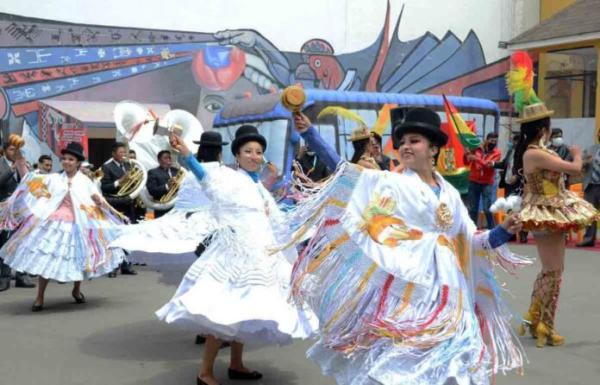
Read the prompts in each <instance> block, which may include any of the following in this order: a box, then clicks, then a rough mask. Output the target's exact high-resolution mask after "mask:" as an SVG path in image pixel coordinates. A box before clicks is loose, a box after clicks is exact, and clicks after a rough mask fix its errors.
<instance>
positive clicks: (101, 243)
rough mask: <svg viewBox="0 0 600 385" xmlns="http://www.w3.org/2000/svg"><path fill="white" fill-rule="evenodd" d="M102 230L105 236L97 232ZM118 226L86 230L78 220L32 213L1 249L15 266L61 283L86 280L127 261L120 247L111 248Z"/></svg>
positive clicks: (3, 255) (7, 260) (1, 253)
mask: <svg viewBox="0 0 600 385" xmlns="http://www.w3.org/2000/svg"><path fill="white" fill-rule="evenodd" d="M98 232H100V234H101V236H99V237H96V236H95V235H94V234H98ZM115 236H116V226H112V227H111V228H109V229H106V228H105V229H101V230H100V229H98V228H96V229H92V230H90V231H86V230H84V229H82V228H81V227H80V226H78V225H77V223H76V222H68V221H56V220H46V221H42V222H38V221H37V220H36V219H35V217H33V216H31V217H30V218H29V219H28V220H26V221H25V222H24V223H23V225H21V226H20V227H19V228H18V229H17V230H16V231H15V232H14V233H13V234H12V236H11V237H10V239H9V240H8V241H7V242H6V244H5V245H4V247H2V249H0V257H1V258H3V259H4V262H5V263H6V264H7V265H9V266H10V267H12V268H13V269H15V270H17V271H21V272H26V273H29V274H35V275H40V276H42V277H44V278H47V279H54V280H57V281H61V282H72V281H82V280H85V279H90V278H96V277H100V276H102V275H105V274H108V273H110V272H111V271H112V270H114V269H116V268H117V267H118V266H119V265H120V264H121V262H122V261H123V257H124V253H123V251H122V250H120V249H113V250H108V242H109V241H110V240H112V239H114V238H115Z"/></svg>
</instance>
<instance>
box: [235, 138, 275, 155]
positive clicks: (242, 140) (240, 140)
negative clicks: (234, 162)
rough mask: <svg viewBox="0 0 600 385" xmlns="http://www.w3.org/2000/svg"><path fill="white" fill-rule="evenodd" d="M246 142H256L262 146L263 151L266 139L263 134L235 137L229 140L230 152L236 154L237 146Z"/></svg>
mask: <svg viewBox="0 0 600 385" xmlns="http://www.w3.org/2000/svg"><path fill="white" fill-rule="evenodd" d="M248 142H258V143H259V144H260V145H261V146H262V148H263V151H265V150H266V149H267V139H265V137H264V136H262V135H260V134H248V135H242V136H240V137H237V138H235V139H234V140H233V141H232V142H231V152H232V153H233V155H236V154H237V152H238V150H239V148H240V147H242V146H243V145H244V144H246V143H248Z"/></svg>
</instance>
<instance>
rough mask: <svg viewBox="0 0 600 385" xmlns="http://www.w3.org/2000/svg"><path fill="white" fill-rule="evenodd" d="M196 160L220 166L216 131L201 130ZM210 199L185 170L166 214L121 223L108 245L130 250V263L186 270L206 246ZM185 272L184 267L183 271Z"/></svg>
mask: <svg viewBox="0 0 600 385" xmlns="http://www.w3.org/2000/svg"><path fill="white" fill-rule="evenodd" d="M194 143H196V144H199V145H200V146H199V147H198V152H197V154H196V159H197V160H198V161H199V162H201V163H204V166H203V167H206V168H213V167H219V165H220V162H221V153H222V148H223V146H225V145H227V144H228V143H227V142H223V139H222V137H221V134H220V133H218V132H216V131H206V132H203V133H202V135H201V137H200V140H199V141H194ZM210 205H211V200H210V199H209V198H208V197H207V196H206V194H205V193H204V189H203V187H202V185H201V183H200V182H199V181H198V179H196V177H195V176H194V175H193V174H192V173H190V172H188V173H187V174H186V176H185V178H184V180H183V182H182V183H181V186H180V187H179V190H178V191H177V196H176V199H175V205H174V207H173V209H172V210H170V211H169V212H168V213H167V214H165V215H163V216H161V217H160V218H157V219H151V220H145V221H142V222H139V223H137V224H135V225H129V226H123V228H122V231H121V233H120V236H119V238H117V239H116V240H115V241H113V242H112V243H111V245H110V247H116V248H121V249H124V250H127V251H129V252H130V254H129V256H128V259H129V260H130V261H132V262H137V263H145V264H148V265H151V266H158V265H165V264H166V265H175V264H176V265H181V266H183V267H184V268H185V269H187V268H188V267H189V266H190V265H191V264H192V263H193V262H194V261H195V260H196V257H197V256H198V255H199V254H200V251H201V250H202V249H203V248H204V247H205V246H206V245H205V244H204V243H206V242H207V241H208V240H209V239H210V234H211V233H212V231H213V227H214V225H215V221H214V218H213V215H212V211H211V208H210ZM184 271H185V270H184Z"/></svg>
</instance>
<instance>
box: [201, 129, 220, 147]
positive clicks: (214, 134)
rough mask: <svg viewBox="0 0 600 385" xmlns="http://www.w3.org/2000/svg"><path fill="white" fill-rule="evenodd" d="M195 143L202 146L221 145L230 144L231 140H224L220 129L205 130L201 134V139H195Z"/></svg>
mask: <svg viewBox="0 0 600 385" xmlns="http://www.w3.org/2000/svg"><path fill="white" fill-rule="evenodd" d="M194 143H196V144H199V145H200V146H202V147H221V146H226V145H228V144H229V142H223V137H222V136H221V133H220V132H218V131H205V132H203V133H202V135H200V140H194Z"/></svg>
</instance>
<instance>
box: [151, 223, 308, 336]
mask: <svg viewBox="0 0 600 385" xmlns="http://www.w3.org/2000/svg"><path fill="white" fill-rule="evenodd" d="M250 245H251V243H248V242H247V240H243V239H241V238H240V237H239V235H238V234H236V233H235V232H234V231H232V230H231V229H227V230H221V231H220V232H218V233H216V234H215V236H214V237H213V239H212V241H211V243H210V245H209V246H208V248H207V249H206V251H205V252H204V253H203V254H202V256H201V257H200V258H199V259H198V260H197V261H196V262H195V263H194V264H193V265H192V266H191V267H190V269H189V270H188V271H187V273H186V275H185V277H184V278H183V280H182V282H181V284H180V285H179V288H178V289H177V292H176V293H175V295H174V297H173V298H172V299H171V301H169V302H168V303H167V304H166V305H165V306H163V307H162V308H161V309H160V310H158V311H157V312H156V315H157V316H158V317H159V318H160V319H161V320H163V321H165V322H167V323H170V324H175V325H179V326H181V327H184V328H186V329H190V330H192V331H194V332H196V333H199V334H208V335H214V336H215V337H217V338H220V339H223V340H227V341H237V342H242V343H247V344H252V345H263V344H278V345H283V344H288V343H290V342H291V341H292V338H307V337H309V336H311V335H312V334H313V332H314V330H316V327H317V324H316V319H315V317H314V316H312V313H310V312H305V311H303V310H301V309H299V308H297V307H296V306H295V305H293V304H292V303H291V302H290V301H289V277H290V275H291V268H292V267H291V265H290V264H289V263H288V261H286V260H285V258H284V257H283V256H282V255H281V254H280V253H277V254H273V255H268V253H267V252H266V250H261V248H260V247H259V246H258V245H256V244H254V245H253V246H250Z"/></svg>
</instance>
